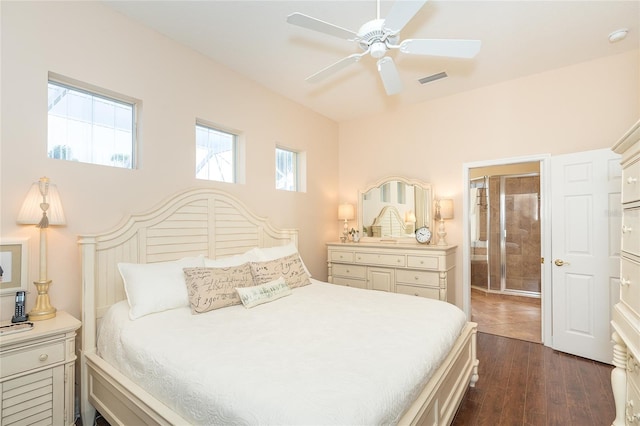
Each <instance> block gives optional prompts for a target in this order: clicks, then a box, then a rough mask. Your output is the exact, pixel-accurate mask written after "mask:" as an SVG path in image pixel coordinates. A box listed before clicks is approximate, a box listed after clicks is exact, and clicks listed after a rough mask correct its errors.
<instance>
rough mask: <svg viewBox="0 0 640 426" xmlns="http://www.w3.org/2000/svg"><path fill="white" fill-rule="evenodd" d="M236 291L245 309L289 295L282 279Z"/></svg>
mask: <svg viewBox="0 0 640 426" xmlns="http://www.w3.org/2000/svg"><path fill="white" fill-rule="evenodd" d="M236 291H237V292H238V296H240V300H241V301H242V304H243V305H244V307H245V308H253V307H254V306H258V305H261V304H263V303H267V302H271V301H273V300H276V299H280V298H281V297H284V296H288V295H290V294H291V289H290V288H289V286H288V285H287V283H286V282H285V281H284V278H282V277H280V278H278V279H277V280H273V281H270V282H268V283H264V284H260V285H255V286H252V287H241V288H236Z"/></svg>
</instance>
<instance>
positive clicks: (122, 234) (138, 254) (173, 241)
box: [78, 188, 298, 352]
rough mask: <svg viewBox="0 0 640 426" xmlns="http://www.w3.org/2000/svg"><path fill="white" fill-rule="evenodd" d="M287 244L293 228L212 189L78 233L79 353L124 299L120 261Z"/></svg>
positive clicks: (213, 256)
mask: <svg viewBox="0 0 640 426" xmlns="http://www.w3.org/2000/svg"><path fill="white" fill-rule="evenodd" d="M289 242H294V243H295V244H296V245H297V244H298V231H297V230H295V229H277V228H275V227H273V226H272V225H271V224H270V223H269V222H268V221H267V219H265V218H261V217H258V216H256V215H255V214H253V213H251V212H250V211H249V210H248V209H247V208H246V206H245V205H244V204H242V202H240V201H239V200H238V199H236V198H235V197H234V196H232V195H230V194H227V193H225V192H223V191H220V190H217V189H212V188H197V189H191V190H187V191H184V192H181V193H179V194H177V195H174V196H173V197H171V198H169V199H167V200H165V201H164V202H163V203H162V204H160V205H159V206H157V207H156V208H154V209H151V210H149V211H148V212H146V213H142V214H135V215H131V216H130V217H128V218H127V219H126V220H125V221H124V222H122V223H121V224H120V225H118V226H117V227H116V228H115V229H113V230H111V231H109V232H105V233H102V234H97V235H81V236H79V237H78V244H79V245H80V248H81V263H82V289H83V296H82V303H83V306H82V320H83V321H82V322H83V327H82V328H83V330H82V349H83V351H88V352H92V351H94V350H95V344H96V342H95V332H96V324H97V320H98V319H99V318H101V317H102V315H104V313H105V312H106V310H107V309H108V308H109V307H110V306H111V305H112V304H114V303H116V302H119V301H120V300H123V299H125V298H126V295H125V292H124V285H123V282H122V278H121V277H120V273H119V272H118V267H117V265H118V263H119V262H131V263H152V262H161V261H167V260H176V259H180V258H182V257H186V256H195V255H199V254H203V255H205V257H209V258H211V259H217V258H220V257H224V256H229V255H233V254H241V253H244V252H246V251H247V250H249V249H251V248H253V247H273V246H278V245H284V244H288V243H289Z"/></svg>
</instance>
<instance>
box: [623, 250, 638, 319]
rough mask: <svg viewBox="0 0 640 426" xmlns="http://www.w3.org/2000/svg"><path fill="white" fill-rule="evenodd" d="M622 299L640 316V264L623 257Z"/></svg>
mask: <svg viewBox="0 0 640 426" xmlns="http://www.w3.org/2000/svg"><path fill="white" fill-rule="evenodd" d="M620 265H621V266H620V299H621V300H622V301H623V302H624V303H625V304H626V305H627V306H629V307H630V308H631V309H633V310H634V311H635V312H636V314H638V315H639V316H640V264H638V263H635V262H632V261H630V260H629V259H626V258H624V257H623V258H622V259H621V262H620Z"/></svg>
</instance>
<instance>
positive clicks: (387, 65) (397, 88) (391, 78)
mask: <svg viewBox="0 0 640 426" xmlns="http://www.w3.org/2000/svg"><path fill="white" fill-rule="evenodd" d="M378 72H379V73H380V78H382V84H384V90H385V91H386V92H387V95H395V94H397V93H400V92H401V91H402V80H400V74H398V70H397V69H396V64H395V63H394V62H393V59H391V58H390V57H388V56H385V57H384V58H380V59H379V60H378Z"/></svg>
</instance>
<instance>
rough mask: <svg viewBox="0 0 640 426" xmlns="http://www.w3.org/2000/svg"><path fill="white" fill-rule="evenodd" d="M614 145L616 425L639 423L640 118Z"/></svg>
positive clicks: (612, 375)
mask: <svg viewBox="0 0 640 426" xmlns="http://www.w3.org/2000/svg"><path fill="white" fill-rule="evenodd" d="M612 149H613V150H614V151H615V152H616V153H618V154H621V155H622V191H621V194H622V195H621V200H622V242H621V251H620V301H619V303H617V304H616V305H615V306H614V308H613V312H612V321H611V325H612V326H613V330H614V332H613V341H614V349H613V365H614V366H615V368H614V369H613V371H612V373H611V386H612V388H613V395H614V400H615V405H616V418H615V420H614V422H613V425H614V426H619V425H640V121H639V122H637V123H636V124H635V125H634V126H633V127H632V128H631V129H630V130H629V131H628V132H627V133H626V134H625V135H624V136H623V137H622V138H621V139H620V140H619V141H618V142H617V143H616V144H615V145H614V146H613V148H612Z"/></svg>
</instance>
